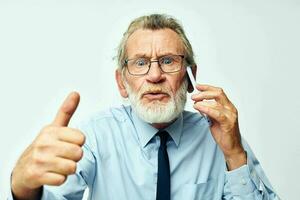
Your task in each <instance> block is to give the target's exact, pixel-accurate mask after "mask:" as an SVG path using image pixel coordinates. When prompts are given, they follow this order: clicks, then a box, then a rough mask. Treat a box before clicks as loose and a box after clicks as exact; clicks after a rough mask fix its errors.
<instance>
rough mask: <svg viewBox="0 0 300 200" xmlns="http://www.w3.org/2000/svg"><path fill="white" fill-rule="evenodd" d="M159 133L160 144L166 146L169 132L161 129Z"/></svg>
mask: <svg viewBox="0 0 300 200" xmlns="http://www.w3.org/2000/svg"><path fill="white" fill-rule="evenodd" d="M157 135H158V136H159V137H160V146H166V144H167V140H168V136H169V133H168V132H167V131H159V132H158V133H157Z"/></svg>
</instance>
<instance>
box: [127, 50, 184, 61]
mask: <svg viewBox="0 0 300 200" xmlns="http://www.w3.org/2000/svg"><path fill="white" fill-rule="evenodd" d="M167 55H184V53H174V52H164V53H162V54H161V55H158V56H157V58H161V57H163V56H167ZM129 58H130V59H131V58H151V56H147V54H145V53H137V54H134V55H133V56H132V57H129Z"/></svg>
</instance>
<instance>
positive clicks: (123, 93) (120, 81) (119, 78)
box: [115, 69, 128, 98]
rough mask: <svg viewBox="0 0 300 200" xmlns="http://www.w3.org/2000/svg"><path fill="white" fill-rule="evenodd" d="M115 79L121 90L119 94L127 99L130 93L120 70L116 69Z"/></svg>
mask: <svg viewBox="0 0 300 200" xmlns="http://www.w3.org/2000/svg"><path fill="white" fill-rule="evenodd" d="M115 78H116V81H117V85H118V89H119V92H120V94H121V96H122V97H124V98H127V97H128V93H127V91H126V88H125V86H124V82H123V81H124V80H123V77H122V71H121V70H120V69H116V72H115Z"/></svg>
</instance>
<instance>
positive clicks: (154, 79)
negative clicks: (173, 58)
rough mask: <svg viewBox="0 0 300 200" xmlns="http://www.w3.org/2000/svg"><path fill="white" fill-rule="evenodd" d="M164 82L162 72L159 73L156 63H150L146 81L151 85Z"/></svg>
mask: <svg viewBox="0 0 300 200" xmlns="http://www.w3.org/2000/svg"><path fill="white" fill-rule="evenodd" d="M163 80H164V75H163V72H162V71H161V69H160V67H159V65H158V63H157V62H152V63H151V67H150V69H149V72H148V74H147V81H149V82H151V83H158V82H161V81H163Z"/></svg>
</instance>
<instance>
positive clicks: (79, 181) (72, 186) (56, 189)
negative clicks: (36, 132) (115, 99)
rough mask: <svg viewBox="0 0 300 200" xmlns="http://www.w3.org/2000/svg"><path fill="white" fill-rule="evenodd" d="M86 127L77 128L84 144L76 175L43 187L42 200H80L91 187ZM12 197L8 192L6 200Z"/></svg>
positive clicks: (92, 169) (92, 164) (91, 166)
mask: <svg viewBox="0 0 300 200" xmlns="http://www.w3.org/2000/svg"><path fill="white" fill-rule="evenodd" d="M85 128H88V127H84V126H82V127H79V129H80V130H81V131H82V132H83V133H84V134H85V136H86V142H85V144H84V145H83V146H82V149H83V157H82V159H81V160H80V161H79V162H78V163H77V169H76V173H75V174H73V175H69V176H68V177H67V180H66V182H64V183H63V184H62V185H60V186H48V185H45V186H43V191H42V197H41V199H42V200H67V199H72V200H77V199H78V200H79V199H82V197H83V193H84V191H85V189H86V188H87V187H92V185H93V182H94V177H95V164H96V162H95V156H94V155H95V154H94V152H93V150H92V149H93V147H92V145H93V144H92V143H91V140H92V139H91V138H90V136H89V130H87V129H85ZM13 199H14V198H13V195H12V193H11V192H10V194H9V197H8V200H13Z"/></svg>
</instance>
